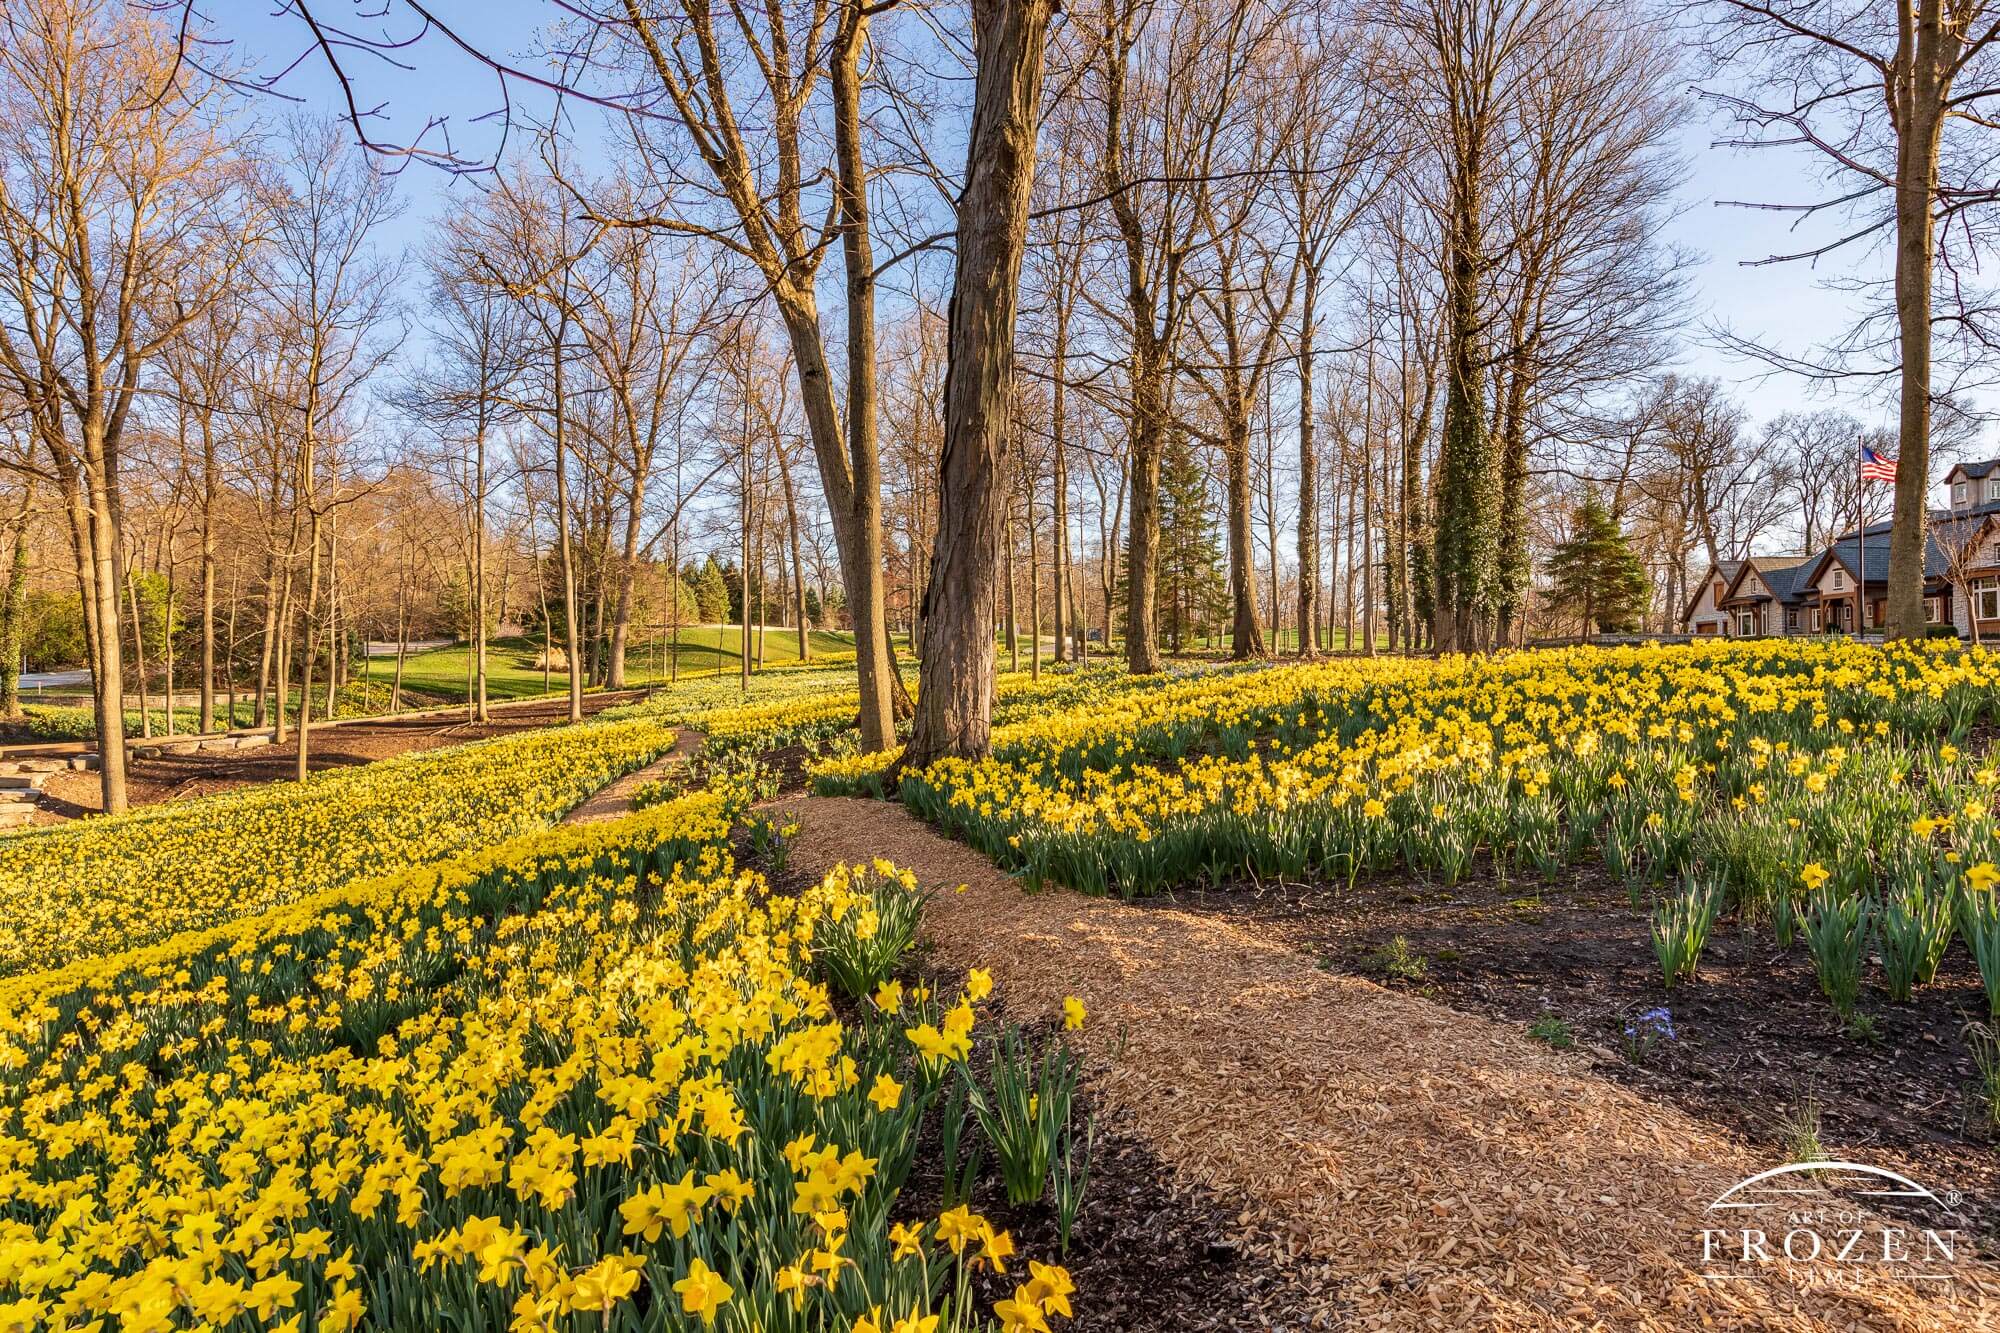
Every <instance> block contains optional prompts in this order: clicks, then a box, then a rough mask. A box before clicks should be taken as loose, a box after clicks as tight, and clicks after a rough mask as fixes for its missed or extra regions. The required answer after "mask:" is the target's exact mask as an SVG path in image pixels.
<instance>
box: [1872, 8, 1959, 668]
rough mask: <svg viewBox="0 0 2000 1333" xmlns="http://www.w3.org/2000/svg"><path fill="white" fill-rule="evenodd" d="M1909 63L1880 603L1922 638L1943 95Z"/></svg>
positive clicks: (1891, 626)
mask: <svg viewBox="0 0 2000 1333" xmlns="http://www.w3.org/2000/svg"><path fill="white" fill-rule="evenodd" d="M1912 8H1918V7H1912ZM1920 8H1921V10H1922V16H1921V18H1920V20H1919V21H1920V23H1921V24H1922V25H1923V26H1925V27H1926V28H1930V27H1932V26H1934V25H1936V24H1937V23H1938V22H1939V16H1938V13H1937V8H1938V7H1937V6H1936V5H1935V4H1934V3H1927V4H1924V5H1922V6H1921V7H1920ZM1933 40H1935V39H1934V38H1933ZM1919 50H1920V51H1921V50H1922V46H1921V45H1920V47H1919ZM1914 63H1915V65H1916V66H1917V68H1916V70H1915V71H1914V72H1913V73H1912V75H1911V78H1912V81H1913V82H1914V83H1915V84H1917V85H1918V86H1916V87H1912V88H1910V89H1907V90H1905V92H1904V96H1903V99H1902V100H1904V101H1905V102H1906V103H1907V105H1904V106H1901V107H1899V108H1898V110H1899V111H1900V112H1902V114H1903V117H1904V118H1906V119H1907V121H1908V123H1906V124H1904V125H1902V126H1900V127H1899V128H1900V129H1901V131H1902V132H1901V134H1900V135H1899V136H1898V141H1897V145H1896V324H1897V328H1898V331H1899V333H1900V335H1901V351H1902V361H1903V367H1902V383H1901V391H1900V392H1901V404H1900V413H1899V418H1898V427H1899V431H1900V440H1899V442H1898V445H1897V450H1898V452H1897V457H1896V507H1895V518H1894V522H1893V524H1892V525H1891V527H1890V529H1889V575H1888V578H1889V589H1888V592H1889V596H1888V603H1889V604H1888V606H1887V608H1886V610H1887V617H1886V619H1887V622H1888V623H1887V626H1886V632H1887V637H1889V638H1913V639H1914V638H1922V637H1923V635H1924V632H1925V627H1924V541H1925V534H1926V530H1927V529H1928V527H1929V524H1928V522H1927V521H1926V520H1927V519H1928V518H1929V509H1928V505H1929V501H1928V492H1929V490H1930V459H1931V285H1932V280H1933V278H1932V272H1933V268H1934V265H1935V263H1936V246H1935V244H1934V239H1935V238H1934V231H1935V221H1934V218H1933V205H1934V202H1935V197H1936V191H1937V155H1938V141H1939V139H1940V137H1941V131H1942V125H1943V117H1942V114H1941V111H1940V108H1939V107H1938V100H1939V98H1940V97H1941V96H1942V95H1943V94H1942V91H1941V90H1940V89H1939V88H1938V87H1937V83H1936V81H1937V72H1936V71H1935V70H1934V69H1933V68H1932V67H1931V63H1930V62H1929V61H1927V60H1922V59H1919V60H1917V61H1915V62H1914ZM1865 535H1866V534H1865V531H1864V533H1863V536H1864V537H1865ZM1862 595H1865V593H1864V594H1862ZM1864 605H1865V603H1864ZM1862 624H1863V622H1862V621H1861V620H1860V619H1857V620H1856V622H1855V628H1856V629H1857V630H1860V629H1861V628H1862Z"/></svg>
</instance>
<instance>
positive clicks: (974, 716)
mask: <svg viewBox="0 0 2000 1333" xmlns="http://www.w3.org/2000/svg"><path fill="white" fill-rule="evenodd" d="M1055 7H1056V6H1055V0H973V5H972V21H973V50H974V52H975V53H976V55H977V59H978V73H977V76H976V78H975V82H974V91H973V109H972V133H971V138H970V142H969V147H968V153H967V164H966V185H965V192H964V194H963V195H961V196H960V199H959V206H958V272H957V279H956V281H955V283H954V284H953V288H952V301H951V321H950V323H951V362H950V368H949V370H948V371H947V372H946V376H945V438H944V451H943V457H942V458H941V459H940V460H939V464H938V479H939V486H938V497H939V506H938V530H937V540H936V543H935V545H934V546H933V549H932V555H931V577H930V582H929V585H928V586H927V587H926V589H925V591H924V603H925V605H924V612H925V621H926V623H927V625H928V626H929V630H928V638H927V640H926V642H925V645H924V659H923V669H922V670H923V675H922V688H921V689H919V690H918V692H917V713H916V721H915V724H914V726H913V728H912V731H911V734H910V744H909V748H908V750H907V751H905V753H904V756H903V762H904V763H905V764H907V765H910V766H913V767H920V766H922V765H924V764H928V763H930V762H931V761H932V760H934V759H938V758H941V757H943V756H945V755H963V756H968V757H972V756H978V755H983V754H984V753H986V751H987V748H988V746H989V744H990V743H991V738H992V725H993V666H994V662H993V656H994V646H993V600H994V598H993V594H994V583H995V579H996V578H997V576H998V571H997V569H996V565H997V563H998V562H997V557H998V554H999V552H998V550H997V547H998V544H999V541H1000V537H1001V528H1002V524H1003V522H1004V515H1005V508H1006V504H1007V496H1008V480H1009V479H1008V467H1009V454H1010V452H1011V449H1012V444H1013V438H1014V429H1013V398H1014V314H1015V309H1016V306H1017V304H1018V301H1019V297H1020V278H1021V252H1022V249H1023V248H1024V246H1025V244H1026V240H1027V231H1028V195H1029V191H1030V189H1031V188H1032V187H1033V185H1034V178H1035V134H1036V127H1037V123H1038V120H1039V117H1040V112H1041V100H1042V51H1043V42H1044V39H1045V37H1046V34H1047V28H1048V22H1049V17H1050V15H1051V14H1052V13H1053V12H1054V10H1055Z"/></svg>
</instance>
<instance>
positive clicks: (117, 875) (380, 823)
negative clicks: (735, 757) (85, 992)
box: [0, 714, 674, 975]
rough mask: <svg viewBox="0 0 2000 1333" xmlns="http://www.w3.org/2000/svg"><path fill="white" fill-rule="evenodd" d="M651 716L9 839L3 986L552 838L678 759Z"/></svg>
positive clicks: (3, 882)
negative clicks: (581, 805)
mask: <svg viewBox="0 0 2000 1333" xmlns="http://www.w3.org/2000/svg"><path fill="white" fill-rule="evenodd" d="M673 739H674V735H673V732H672V731H671V730H670V729H669V728H667V727H665V726H663V725H661V723H660V722H659V721H658V719H657V718H655V717H651V716H646V715H643V714H640V715H633V716H627V717H624V718H623V719H618V720H611V721H594V722H590V723H586V724H583V725H581V726H577V727H570V728H557V729H554V730H549V731H532V732H525V733H523V734H520V735H517V736H504V737H499V738H496V739H493V740H486V741H476V742H473V743H471V744H467V745H460V746H454V747H451V748H449V749H443V750H432V751H426V752H423V753H418V754H411V755H405V756H402V757H399V758H395V759H388V760H384V761H382V762H379V763H375V764H370V765H368V766H367V767H365V768H356V769H346V770H340V771H336V772H328V773H318V774H314V775H313V776H311V777H309V778H307V779H306V780H305V781H304V782H301V783H277V784H273V785H268V786H258V787H250V788H244V789H241V790H238V791H233V792H225V793H222V794H220V795H216V796H208V797H201V798H198V799H195V800H190V801H179V802H168V803H165V804H162V805H156V806H149V807H146V808H144V809H140V810H134V811H132V812H131V813H129V814H124V815H118V816H115V817H112V818H108V819H92V820H86V821H78V822H75V823H70V824H64V825H59V826H54V827H50V828H48V829H41V830H35V831H32V832H27V833H21V834H16V835H13V836H10V837H6V838H0V975H6V974H9V973H15V972H21V971H25V970H30V969H37V970H39V969H47V968H52V967H57V966H60V965H62V964H64V963H67V962H70V961H71V960H73V959H78V958H85V957H91V956H94V955H99V954H104V953H109V952H115V951H118V950H122V949H130V948H134V947H137V946H140V945H145V944H151V943H154V942H157V941H159V940H163V939H166V938H167V937H169V936H171V935H175V934H177V933H180V932H182V931H189V930H202V929H206V928H208V927H210V926H214V925H217V924H219V923H221V922H224V921H228V920H231V919H233V918H235V917H239V916H243V915H247V914H251V913H256V912H261V911H264V910H265V909H267V908H272V907H278V906H283V905H284V904H287V903H291V902H295V901H298V900H299V899H301V898H304V897H307V896H309V895H311V894H313V893H315V892H317V891H319V890H322V889H328V888H332V887H335V886H337V885H340V884H344V883H347V882H348V881H350V880H353V879H356V878H357V877H360V876H364V875H371V874H375V873H378V872H381V871H384V870H387V869H390V868H393V867H397V866H402V865H408V864H412V863H416V862H423V861H435V860H437V859H439V858H441V857H445V856H450V855H453V854H454V853H458V852H463V851H467V850H470V849H472V848H477V847H482V846H486V845H488V844H491V843H496V842H501V841H504V840H505V839H507V838H509V837H512V836H513V835H515V834H517V833H523V832H526V831H528V830H530V829H535V828H540V827H543V826H545V825H547V824H549V823H551V822H553V821H554V820H556V819H557V818H559V817H561V815H562V814H563V813H564V812H565V811H567V810H569V809H570V808H571V807H573V806H574V805H576V804H577V802H579V801H581V800H582V799H583V798H584V797H585V796H587V795H588V794H590V793H591V792H592V791H595V790H596V789H597V788H599V787H601V786H603V785H604V784H605V783H606V782H608V781H610V780H611V779H612V778H614V777H617V776H618V775H619V774H621V773H624V772H627V771H629V770H631V769H634V768H637V767H639V766H641V765H643V764H645V763H646V762H647V761H649V760H651V759H652V758H653V757H654V756H656V755H658V754H660V753H661V752H663V751H665V750H666V749H667V748H668V747H669V746H671V745H672V744H673Z"/></svg>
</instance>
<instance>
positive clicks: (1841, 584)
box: [1833, 569, 1847, 592]
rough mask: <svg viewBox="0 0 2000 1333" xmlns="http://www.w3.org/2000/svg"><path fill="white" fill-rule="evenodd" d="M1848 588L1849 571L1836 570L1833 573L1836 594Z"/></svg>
mask: <svg viewBox="0 0 2000 1333" xmlns="http://www.w3.org/2000/svg"><path fill="white" fill-rule="evenodd" d="M1846 586H1847V571H1846V570H1844V569H1836V570H1834V571H1833V590H1834V591H1835V592H1839V591H1840V590H1841V589H1843V588H1845V587H1846Z"/></svg>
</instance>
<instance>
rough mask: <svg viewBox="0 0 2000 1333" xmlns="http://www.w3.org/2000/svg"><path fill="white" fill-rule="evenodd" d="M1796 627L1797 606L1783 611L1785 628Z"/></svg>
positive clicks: (1797, 618)
mask: <svg viewBox="0 0 2000 1333" xmlns="http://www.w3.org/2000/svg"><path fill="white" fill-rule="evenodd" d="M1798 627H1799V612H1798V608H1797V607H1793V608H1791V609H1789V610H1787V611H1786V612H1785V628H1786V629H1797V628H1798Z"/></svg>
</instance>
